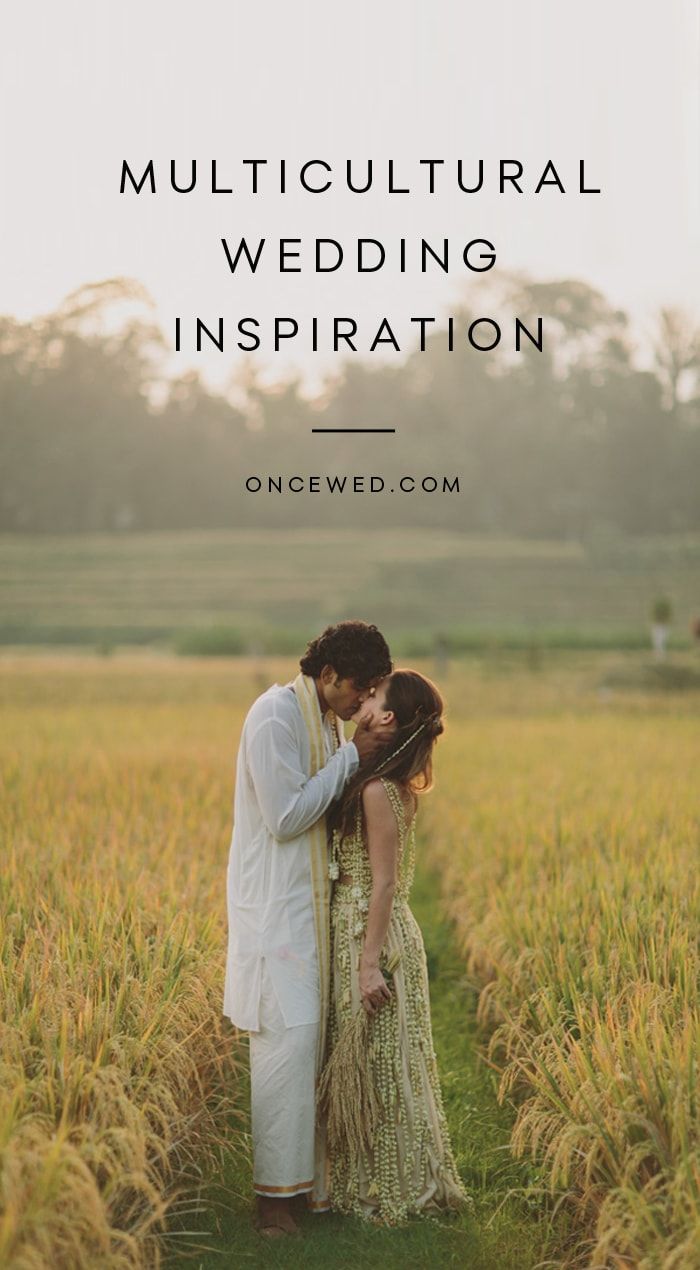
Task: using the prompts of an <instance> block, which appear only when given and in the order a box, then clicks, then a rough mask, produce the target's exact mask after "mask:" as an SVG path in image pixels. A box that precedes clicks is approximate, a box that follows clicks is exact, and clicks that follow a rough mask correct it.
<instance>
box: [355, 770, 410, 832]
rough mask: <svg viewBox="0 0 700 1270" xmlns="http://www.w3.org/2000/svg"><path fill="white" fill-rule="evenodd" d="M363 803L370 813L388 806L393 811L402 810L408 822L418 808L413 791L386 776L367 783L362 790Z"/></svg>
mask: <svg viewBox="0 0 700 1270" xmlns="http://www.w3.org/2000/svg"><path fill="white" fill-rule="evenodd" d="M362 802H363V806H364V808H365V810H366V811H369V812H370V813H371V811H372V810H376V811H378V810H380V809H381V808H384V809H385V808H386V807H387V805H389V806H391V808H392V810H393V811H397V810H398V809H399V808H400V809H401V810H402V811H403V814H404V819H405V820H406V821H410V820H411V819H412V817H413V816H414V815H415V812H416V808H417V806H418V799H417V798H416V795H415V794H414V793H413V791H412V790H411V789H407V788H406V786H405V785H402V784H401V782H400V781H394V780H391V779H390V778H389V777H385V776H377V777H375V778H374V779H373V780H371V781H368V782H367V784H366V785H365V786H364V787H363V790H362Z"/></svg>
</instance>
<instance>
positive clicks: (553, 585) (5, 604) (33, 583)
mask: <svg viewBox="0 0 700 1270" xmlns="http://www.w3.org/2000/svg"><path fill="white" fill-rule="evenodd" d="M699 573H700V537H698V536H689V535H683V536H677V537H675V538H671V537H669V538H658V539H636V540H628V541H618V540H615V541H613V542H607V543H603V544H601V543H600V542H597V543H591V544H589V545H588V547H586V546H585V545H583V544H581V543H574V542H540V541H537V542H529V541H522V540H511V539H496V538H476V537H467V536H464V535H460V534H457V533H446V532H444V531H441V530H414V531H410V530H382V531H376V532H374V531H372V532H368V531H366V530H363V529H362V528H360V529H358V531H353V530H328V531H324V532H319V531H311V530H290V531H285V532H282V531H274V530H269V531H262V530H244V531H235V532H234V531H231V532H226V533H224V532H218V533H217V532H206V533H205V532H189V533H179V534H175V533H154V534H133V535H132V534H122V535H119V534H113V535H106V534H102V535H90V534H86V535H72V536H71V535H66V536H64V537H57V536H41V535H37V536H29V535H4V536H0V594H1V595H2V606H1V609H0V643H2V644H5V645H9V644H35V645H36V644H45V645H49V644H55V645H67V644H68V645H70V644H74V645H79V646H82V647H97V648H99V649H101V650H104V651H108V650H109V649H110V648H112V647H115V646H119V645H124V644H149V643H151V644H158V645H161V646H162V645H166V646H170V647H174V646H176V645H177V646H179V647H182V648H184V649H185V650H186V651H188V652H199V651H202V652H207V651H214V652H217V651H218V652H236V651H238V650H239V649H240V648H241V647H242V648H244V649H245V650H246V651H249V652H254V651H260V652H264V651H267V652H278V653H285V652H289V651H291V650H292V649H294V650H296V649H297V648H298V646H299V643H300V642H303V641H304V639H305V638H307V637H308V635H309V634H310V633H311V634H314V633H316V631H317V630H318V629H319V628H320V627H322V626H323V625H325V624H327V623H328V622H332V621H337V620H339V619H340V618H343V617H352V616H364V617H366V618H369V619H371V620H373V621H376V622H377V623H379V624H380V625H381V626H382V628H383V629H385V630H386V632H387V635H388V636H391V637H392V639H393V640H394V642H395V644H396V647H397V651H399V652H403V651H404V650H405V651H406V653H407V654H409V655H412V656H417V655H419V654H421V653H426V652H428V651H429V650H430V648H431V647H432V643H433V639H434V636H435V635H436V634H437V633H442V634H443V635H445V636H446V637H447V639H448V642H449V644H450V645H451V646H452V647H454V648H458V649H462V650H464V649H472V648H484V647H489V646H492V645H494V646H501V647H510V648H528V647H530V646H533V645H534V646H540V647H563V648H574V647H598V648H611V647H616V648H622V647H626V648H642V647H644V646H646V645H647V644H648V615H649V609H650V606H651V604H652V602H653V601H654V600H655V599H657V598H658V597H659V596H661V595H667V596H668V597H669V598H670V600H671V603H672V605H673V609H674V627H673V633H674V641H675V643H676V645H677V646H682V645H687V644H688V642H689V637H688V629H689V623H690V621H691V619H692V618H693V617H694V616H697V615H698V612H699V611H700V595H699V594H698V587H697V579H698V575H699Z"/></svg>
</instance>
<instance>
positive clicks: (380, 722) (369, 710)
mask: <svg viewBox="0 0 700 1270" xmlns="http://www.w3.org/2000/svg"><path fill="white" fill-rule="evenodd" d="M389 679H390V676H389V675H387V676H386V678H385V679H381V680H380V681H379V682H378V683H377V685H376V686H375V688H374V689H373V690H372V692H371V693H370V694H369V695H368V696H367V698H366V700H365V701H364V703H363V704H362V705H361V706H360V708H359V710H358V711H357V714H356V715H355V716H354V718H353V722H354V723H364V724H366V726H367V727H368V728H369V729H370V731H371V730H372V728H377V727H383V728H392V729H393V731H394V732H395V731H396V729H397V723H396V718H395V715H394V713H393V711H392V710H388V709H387V705H386V692H387V688H388V686H389Z"/></svg>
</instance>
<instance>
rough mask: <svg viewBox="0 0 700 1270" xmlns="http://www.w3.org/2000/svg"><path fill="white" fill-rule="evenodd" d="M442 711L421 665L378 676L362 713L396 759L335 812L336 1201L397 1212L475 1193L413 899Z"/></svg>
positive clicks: (360, 1209) (371, 1212) (327, 1078)
mask: <svg viewBox="0 0 700 1270" xmlns="http://www.w3.org/2000/svg"><path fill="white" fill-rule="evenodd" d="M442 711H443V704H442V699H441V697H440V694H439V693H438V691H437V689H436V688H435V685H434V684H432V683H431V682H430V680H428V679H425V678H424V677H423V676H422V675H419V674H417V673H416V672H415V671H412V670H396V671H394V673H393V674H391V675H389V676H388V677H387V678H386V679H384V680H382V682H381V684H380V685H379V686H378V687H377V689H376V691H375V695H374V697H373V698H371V699H370V700H369V701H367V702H366V703H365V705H364V706H363V707H362V710H361V711H360V713H359V715H358V716H357V717H358V718H359V717H362V719H363V720H364V719H367V718H370V717H371V719H372V722H373V723H374V722H376V723H382V724H384V725H391V724H393V725H394V727H395V734H394V740H393V741H392V742H391V743H390V745H389V753H388V755H386V757H384V758H381V757H380V759H377V760H374V762H373V763H372V764H370V766H369V768H365V769H363V770H362V771H361V772H359V773H358V774H357V775H356V776H355V777H354V778H353V780H352V781H351V782H350V783H349V785H348V787H347V789H346V792H345V795H344V797H343V799H342V800H341V801H340V802H339V803H338V804H337V805H336V807H335V809H334V810H333V812H332V813H331V826H332V828H333V839H332V856H331V864H330V872H331V877H333V878H336V879H337V880H336V882H335V888H334V894H333V899H332V902H331V932H332V1003H331V1013H330V1021H329V1057H328V1063H327V1066H326V1068H325V1072H324V1078H323V1080H322V1084H321V1105H322V1107H323V1109H324V1110H325V1111H326V1113H327V1114H328V1141H329V1151H330V1160H331V1204H332V1206H333V1207H334V1208H335V1209H336V1210H337V1211H340V1212H345V1213H356V1214H357V1215H359V1216H363V1217H369V1218H373V1219H374V1220H378V1221H380V1222H385V1223H391V1224H394V1223H397V1222H401V1221H403V1220H405V1219H406V1218H407V1217H409V1216H410V1215H411V1214H414V1213H417V1212H420V1211H426V1210H427V1211H433V1212H434V1211H436V1210H440V1209H445V1208H459V1207H462V1206H463V1205H464V1204H467V1203H469V1202H470V1201H469V1199H468V1197H467V1195H466V1193H465V1191H464V1189H463V1187H462V1184H461V1182H460V1179H459V1176H458V1173H457V1168H456V1165H455V1161H454V1158H453V1155H452V1151H451V1148H450V1143H449V1136H448V1130H447V1125H446V1122H445V1114H444V1111H443V1105H442V1097H441V1093H440V1084H439V1079H438V1073H437V1066H436V1062H435V1054H434V1052H433V1042H432V1033H431V1026H430V1002H429V995H428V974H427V967H426V959H425V949H424V946H423V939H422V936H421V933H420V929H419V927H418V925H417V923H416V920H415V918H414V916H413V914H412V912H411V910H410V908H409V906H408V897H409V891H410V888H411V883H412V881H413V871H414V860H415V855H414V852H415V847H414V819H415V812H416V806H417V793H418V792H420V791H424V790H427V789H429V788H430V786H431V783H432V763H431V760H432V750H433V745H434V744H435V740H436V738H437V737H438V736H439V735H440V733H441V732H442V731H443V724H442ZM385 753H386V752H385ZM363 1010H364V1011H365V1014H364V1015H363V1014H362V1011H363ZM351 1037H352V1040H351V1039H350V1038H351ZM353 1046H354V1048H353ZM348 1058H349V1064H348ZM360 1069H362V1070H360ZM368 1086H371V1088H368ZM353 1104H354V1105H353ZM360 1104H361V1105H360ZM329 1108H330V1111H329ZM360 1122H361V1125H362V1127H361V1129H360V1130H359V1131H358V1129H357V1126H358V1124H359V1123H360Z"/></svg>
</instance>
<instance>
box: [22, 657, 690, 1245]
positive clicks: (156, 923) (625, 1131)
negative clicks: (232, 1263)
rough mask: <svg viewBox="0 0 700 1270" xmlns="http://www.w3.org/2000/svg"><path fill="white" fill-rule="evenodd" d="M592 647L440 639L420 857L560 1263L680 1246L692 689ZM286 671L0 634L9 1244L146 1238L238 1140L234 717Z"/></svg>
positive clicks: (685, 1214)
mask: <svg viewBox="0 0 700 1270" xmlns="http://www.w3.org/2000/svg"><path fill="white" fill-rule="evenodd" d="M619 660H620V659H619V657H617V658H616V659H615V666H618V664H619ZM611 664H612V663H611V658H610V657H609V656H605V655H593V654H591V655H587V656H585V657H583V656H573V655H571V656H564V655H561V656H559V657H557V658H555V657H552V658H550V659H548V660H546V661H545V663H544V665H542V666H540V667H539V669H532V668H530V669H528V668H527V666H524V665H522V664H517V663H513V664H510V663H507V662H505V661H502V662H499V663H494V662H491V661H481V660H477V659H473V660H472V661H469V662H464V663H459V664H456V663H455V664H453V665H452V666H451V667H450V670H449V673H448V674H447V677H446V678H445V680H444V682H443V685H442V686H443V687H444V690H445V695H446V698H447V701H448V706H449V728H448V731H447V733H446V735H445V737H444V738H443V739H442V740H441V742H440V745H439V747H438V755H437V764H436V773H437V787H436V790H435V792H434V793H433V794H432V795H430V797H429V799H428V800H426V804H425V808H424V813H423V814H424V818H425V824H426V828H427V832H426V835H425V838H424V841H425V844H426V846H425V850H426V854H427V856H428V860H427V862H426V863H428V864H429V865H430V868H431V869H437V871H438V874H439V876H440V879H441V889H442V895H441V901H440V902H441V904H442V911H443V915H444V916H445V917H447V916H449V917H450V918H451V919H452V920H453V922H454V924H455V930H456V936H457V940H458V947H459V950H460V955H461V957H462V959H463V964H464V968H465V973H466V974H467V976H468V979H469V982H470V983H471V984H472V985H473V986H474V988H475V989H476V990H477V991H478V994H479V995H478V1002H479V1005H478V1010H479V1024H480V1037H481V1042H480V1044H481V1048H482V1049H483V1052H484V1054H485V1055H488V1056H489V1062H490V1063H491V1065H492V1067H493V1070H494V1071H495V1072H496V1074H497V1076H498V1080H499V1084H500V1091H501V1097H502V1099H503V1103H504V1106H506V1107H509V1108H511V1109H512V1132H511V1149H512V1151H513V1153H514V1154H515V1155H516V1156H518V1157H520V1158H523V1159H525V1158H531V1159H532V1161H533V1163H534V1165H536V1174H535V1175H536V1176H537V1177H538V1178H539V1179H540V1184H541V1192H542V1193H541V1205H542V1207H543V1209H544V1208H547V1209H548V1210H550V1211H551V1209H552V1207H553V1206H557V1205H558V1206H559V1208H560V1210H562V1211H563V1210H566V1212H567V1214H568V1221H567V1229H570V1230H571V1231H572V1232H573V1237H572V1238H571V1240H570V1243H569V1246H567V1249H566V1251H565V1255H564V1253H563V1254H562V1258H561V1260H560V1262H558V1264H562V1265H563V1264H571V1265H579V1266H584V1265H585V1266H590V1267H594V1266H595V1267H614V1268H615V1270H618V1268H621V1267H637V1266H639V1267H644V1268H646V1270H652V1268H653V1270H656V1268H657V1267H660V1268H662V1270H692V1268H693V1267H695V1266H697V1265H698V1264H700V1109H699V1108H698V1080H697V1066H698V1049H699V1046H698V1042H699V1041H700V1008H699V1000H698V997H699V983H700V976H699V974H698V972H699V970H700V951H699V948H698V934H699V932H700V920H699V919H700V885H699V883H698V868H697V866H698V858H699V852H698V847H699V841H698V839H699V826H700V785H699V783H698V781H697V775H696V773H697V760H698V752H699V745H698V715H699V714H700V694H698V693H697V692H692V691H686V692H682V693H681V692H679V693H669V692H667V693H652V692H648V691H642V690H641V689H640V688H636V687H635V686H634V684H635V682H636V680H635V676H634V674H630V675H629V676H628V679H627V681H626V682H627V685H628V686H627V687H624V688H611V687H610V686H609V683H610V682H613V681H614V676H613V677H612V678H611V676H610V674H609V672H610V669H611ZM625 664H626V665H628V667H630V668H631V669H634V666H633V663H632V662H630V661H628V662H626V663H625ZM292 669H293V663H292V662H291V661H279V662H262V661H258V662H256V663H251V662H249V661H245V660H243V659H241V660H230V661H216V662H212V661H207V660H195V659H179V660H177V659H174V658H170V657H167V656H157V655H150V654H146V653H144V654H130V655H128V656H127V655H124V656H117V657H113V658H97V657H88V656H84V655H74V656H60V655H58V654H56V655H49V654H42V655H37V656H21V655H11V654H5V655H4V656H3V657H1V658H0V709H1V710H2V720H3V726H2V732H1V735H0V748H1V752H2V774H3V789H2V801H1V806H0V837H1V840H2V850H3V861H4V868H3V871H2V874H0V888H1V889H2V905H1V914H0V916H1V917H2V937H1V943H0V982H1V986H2V999H3V1015H2V1030H1V1032H0V1141H1V1143H2V1146H1V1148H0V1151H1V1167H2V1176H1V1183H0V1204H1V1206H2V1209H1V1212H0V1265H2V1266H3V1267H5V1266H7V1267H12V1270H34V1268H37V1270H38V1268H39V1267H42V1268H43V1267H45V1266H47V1265H51V1266H70V1267H71V1270H72V1268H73V1267H75V1268H76V1270H82V1268H83V1267H85V1268H86V1270H87V1267H94V1266H97V1265H99V1266H105V1267H118V1268H119V1270H121V1268H122V1267H124V1268H126V1267H129V1268H131V1267H140V1266H150V1265H159V1264H162V1263H164V1262H166V1261H167V1259H168V1255H169V1251H168V1250H169V1248H171V1247H172V1246H171V1245H169V1243H168V1230H169V1224H170V1220H172V1219H173V1218H175V1217H178V1224H180V1225H181V1224H182V1223H181V1222H180V1221H179V1217H180V1216H184V1220H185V1223H186V1214H187V1210H188V1205H189V1204H191V1197H192V1195H193V1193H194V1190H195V1188H196V1187H197V1186H198V1184H199V1182H200V1181H202V1179H204V1178H206V1177H207V1176H208V1175H209V1174H210V1173H211V1172H212V1171H216V1170H217V1169H220V1168H221V1163H222V1160H223V1159H224V1158H225V1156H226V1154H227V1153H229V1154H230V1152H231V1151H234V1152H235V1151H240V1152H241V1153H242V1154H245V1153H246V1152H247V1150H248V1147H247V1142H246V1137H245V1134H246V1132H247V1125H246V1121H245V1117H244V1116H243V1115H242V1114H241V1104H240V1098H239V1096H238V1095H239V1091H240V1089H241V1087H242V1084H241V1082H242V1079H243V1077H242V1058H243V1055H242V1049H241V1047H240V1044H239V1043H238V1042H237V1041H236V1038H235V1035H234V1034H233V1031H232V1029H231V1028H230V1026H229V1024H228V1023H227V1022H226V1021H225V1020H223V1019H222V1017H221V1014H220V1009H221V996H222V990H223V969H224V948H225V935H226V928H225V921H226V915H225V909H224V887H223V878H224V875H225V867H226V859H227V853H228V841H229V834H230V822H231V806H232V791H233V773H234V763H235V753H236V744H237V737H238V731H239V727H240V723H241V720H242V717H243V713H244V711H245V708H246V706H247V704H248V703H249V701H250V700H251V698H252V696H253V695H255V694H256V693H257V692H258V691H260V690H261V689H262V688H263V687H265V686H266V685H267V683H269V682H272V681H274V680H276V679H277V680H281V679H283V678H285V677H287V676H288V675H289V673H290V672H291V670H292ZM425 669H427V671H428V673H431V667H430V666H429V665H426V666H425ZM620 682H625V681H624V679H623V680H621V681H620ZM639 682H642V683H643V682H644V680H643V676H642V677H641V678H640V680H639ZM454 1026H455V1027H459V1019H455V1021H454ZM465 1027H466V1023H465ZM452 1101H453V1103H454V1091H453V1094H452ZM530 1199H531V1200H532V1196H531V1197H530ZM383 1255H384V1264H390V1261H389V1260H388V1259H387V1255H386V1253H385V1254H383ZM404 1263H405V1264H406V1262H405V1257H404ZM270 1264H272V1263H270ZM533 1264H534V1262H533Z"/></svg>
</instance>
